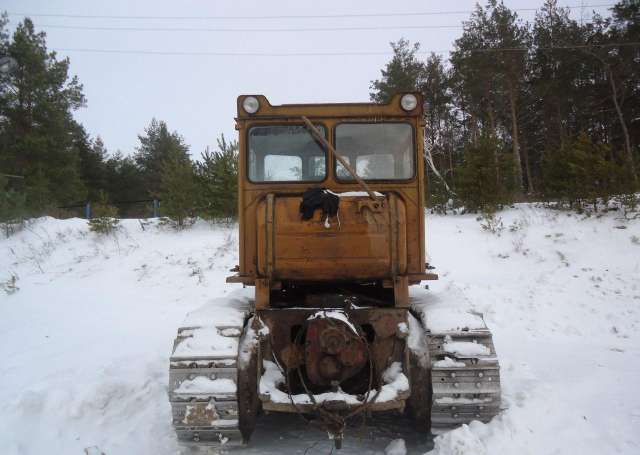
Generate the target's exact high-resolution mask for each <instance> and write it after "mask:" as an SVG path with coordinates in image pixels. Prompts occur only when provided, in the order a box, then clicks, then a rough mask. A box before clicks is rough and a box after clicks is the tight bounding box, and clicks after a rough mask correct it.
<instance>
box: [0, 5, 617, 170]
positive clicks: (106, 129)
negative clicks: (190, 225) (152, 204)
mask: <svg viewBox="0 0 640 455" xmlns="http://www.w3.org/2000/svg"><path fill="white" fill-rule="evenodd" d="M505 3H506V4H507V6H509V7H510V8H513V9H520V8H537V7H539V6H540V5H542V3H543V1H542V0H506V1H505ZM613 3H614V2H613V1H611V0H609V1H607V0H582V2H581V1H580V0H573V1H560V4H562V5H571V6H577V5H578V6H579V5H581V4H583V5H602V4H613ZM474 4H475V2H474V1H472V0H455V1H453V0H449V1H444V0H432V1H424V0H423V1H408V0H394V1H388V0H387V1H382V0H367V1H360V2H354V1H351V2H349V1H345V0H323V1H322V2H313V3H312V2H304V1H300V0H298V1H295V2H294V1H284V0H270V1H264V0H262V1H260V0H243V1H221V0H220V1H218V0H217V1H203V0H201V1H194V0H183V1H179V2H178V1H164V0H163V1H159V0H153V1H152V0H136V1H131V0H110V1H108V2H98V1H88V0H68V1H53V0H48V1H36V0H2V2H1V3H0V10H6V11H8V12H9V13H19V14H28V15H30V16H31V18H32V19H33V21H34V23H35V24H36V28H37V29H40V30H45V31H46V33H47V44H48V46H49V48H50V49H55V50H57V51H58V53H59V54H60V55H61V56H68V57H69V58H70V59H71V73H72V74H75V75H77V76H78V77H79V78H80V81H81V82H82V83H83V84H84V93H85V95H86V97H87V101H88V102H87V107H85V108H83V109H81V110H79V111H78V112H77V113H76V118H77V119H78V120H79V121H80V122H81V123H82V124H84V126H85V128H86V129H87V131H88V132H89V133H90V134H91V136H92V137H95V136H97V135H100V136H101V137H102V138H103V140H104V141H105V144H106V146H107V148H108V149H109V151H110V152H115V151H116V150H121V151H122V152H124V153H131V152H133V151H134V150H135V147H136V146H137V144H138V137H137V135H138V134H140V133H141V132H142V131H143V130H144V128H145V126H147V125H148V124H149V122H150V121H151V119H152V118H153V117H156V118H158V119H161V120H164V121H166V122H167V124H168V125H169V128H170V129H172V130H177V131H178V132H179V133H180V134H181V135H182V136H183V137H184V138H185V141H186V143H187V144H189V146H190V148H191V154H192V156H193V157H194V158H198V157H199V156H200V153H201V152H202V150H204V148H205V147H206V146H207V145H209V146H215V144H216V138H217V137H218V136H219V135H220V133H224V134H225V135H226V136H227V137H232V138H235V137H236V132H235V130H234V120H233V119H234V116H235V114H236V104H235V100H236V97H237V96H238V95H240V94H246V93H256V94H264V95H266V96H267V98H268V99H269V100H270V101H271V103H272V104H284V103H306V102H313V103H316V102H349V101H356V102H362V101H368V99H369V84H370V81H371V80H372V79H376V78H378V77H379V75H380V69H381V68H382V67H383V66H384V64H385V63H386V62H387V61H388V60H389V58H390V55H389V54H385V55H358V56H354V55H348V56H345V55H333V56H326V55H325V56H288V57H282V56H233V55H232V56H215V55H155V54H145V53H131V54H122V53H100V52H97V51H96V50H118V51H145V52H149V51H151V52H165V53H171V52H173V53H178V54H181V53H198V52H200V53H205V54H206V53H209V54H211V53H231V54H237V53H245V54H246V53H257V54H287V53H314V52H316V53H345V52H346V53H349V52H366V53H380V52H382V53H384V52H389V50H390V47H389V42H390V41H397V40H398V39H399V38H401V37H404V38H406V39H409V40H410V41H411V42H414V41H418V42H420V43H421V45H422V51H424V52H425V53H426V52H429V51H436V52H445V53H446V51H448V50H449V49H451V47H452V45H453V42H454V40H455V39H456V38H457V37H458V36H460V34H461V26H462V21H463V20H465V19H467V18H468V16H469V14H468V13H466V12H463V13H456V14H437V15H411V16H373V17H333V18H318V17H316V18H308V17H307V18H305V17H298V18H271V19H267V18H260V19H257V18H255V16H296V15H297V16H313V15H315V16H322V15H340V14H344V15H349V14H384V13H419V12H422V13H429V12H451V11H459V12H460V11H469V10H471V9H473V6H474ZM593 9H595V10H597V11H600V12H601V13H606V10H607V8H606V7H595V8H592V7H588V8H584V10H582V13H583V14H585V16H584V17H589V16H590V11H591V10H593ZM37 14H44V15H46V14H52V15H56V14H58V15H60V14H68V15H80V16H82V15H87V16H129V18H96V17H57V16H37ZM518 14H519V16H520V17H521V18H522V19H524V20H531V19H532V18H533V17H534V12H533V11H518ZM572 14H573V16H574V17H576V18H578V19H579V18H580V17H581V9H580V8H576V9H574V10H572ZM131 16H147V18H144V19H141V18H131ZM148 16H156V18H149V17H148ZM157 16H165V17H166V16H170V17H173V18H172V19H164V18H157ZM185 16H187V17H191V18H190V19H187V18H185ZM211 16H218V17H219V16H227V17H228V16H236V17H238V16H240V17H241V18H234V19H215V18H212V17H211ZM247 16H254V18H253V19H251V18H247ZM176 17H181V19H178V18H176ZM205 17H206V18H205ZM21 19H22V17H21V16H19V15H11V16H10V20H11V24H10V26H12V27H15V25H16V24H17V22H19V21H20V20H21ZM411 25H412V26H430V27H440V28H425V29H404V30H401V29H383V30H380V29H378V30H348V31H335V30H334V31H307V32H303V31H299V29H308V28H336V27H338V28H339V27H351V28H354V27H390V26H411ZM45 26H49V27H45ZM52 26H58V27H59V26H64V27H94V28H95V27H103V28H156V29H158V28H164V29H166V28H182V29H185V28H186V29H194V28H200V29H203V28H206V29H212V28H218V29H219V28H227V29H229V28H232V29H243V31H240V32H229V31H227V32H220V31H202V30H200V31H192V30H191V31H166V30H162V31H158V30H155V31H136V30H104V29H103V30H87V29H76V28H53V27H52ZM270 28H271V29H283V28H286V29H297V30H298V31H278V32H267V31H259V30H256V29H270ZM247 29H253V30H247ZM72 49H75V50H72ZM78 49H84V50H87V52H80V51H78Z"/></svg>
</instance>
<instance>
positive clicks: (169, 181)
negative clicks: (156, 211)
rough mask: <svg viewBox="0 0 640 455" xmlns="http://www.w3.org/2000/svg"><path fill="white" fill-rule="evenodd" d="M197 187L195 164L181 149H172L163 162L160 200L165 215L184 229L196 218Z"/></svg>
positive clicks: (174, 224)
mask: <svg viewBox="0 0 640 455" xmlns="http://www.w3.org/2000/svg"><path fill="white" fill-rule="evenodd" d="M196 193H197V187H196V182H195V175H194V169H193V164H192V163H191V160H190V159H189V157H186V158H185V156H184V155H183V154H182V153H181V150H179V149H171V150H169V152H168V156H167V158H166V159H165V160H164V161H163V162H162V167H161V174H160V192H159V195H160V200H161V210H162V213H163V215H165V216H166V217H168V218H169V220H171V222H172V224H173V226H174V227H176V228H177V229H183V228H184V227H186V226H188V225H189V224H190V223H191V222H192V221H193V220H194V218H193V217H194V212H195V204H196V199H197V194H196Z"/></svg>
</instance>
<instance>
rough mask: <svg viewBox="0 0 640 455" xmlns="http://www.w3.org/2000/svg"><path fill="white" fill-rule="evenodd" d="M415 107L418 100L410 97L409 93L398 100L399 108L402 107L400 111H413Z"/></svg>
mask: <svg viewBox="0 0 640 455" xmlns="http://www.w3.org/2000/svg"><path fill="white" fill-rule="evenodd" d="M417 105H418V98H416V96H415V95H412V94H411V93H407V94H406V95H403V96H402V98H400V106H402V109H404V110H405V111H407V112H409V111H412V110H414V109H415V108H416V106H417Z"/></svg>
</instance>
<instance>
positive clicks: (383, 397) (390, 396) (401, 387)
mask: <svg viewBox="0 0 640 455" xmlns="http://www.w3.org/2000/svg"><path fill="white" fill-rule="evenodd" d="M382 380H383V381H384V385H383V386H382V388H381V390H380V394H379V395H378V396H377V397H376V403H381V402H383V401H391V400H395V399H396V398H397V397H398V394H400V393H403V392H407V391H408V390H409V380H408V379H407V377H406V376H405V375H404V373H403V372H402V364H401V363H400V362H393V363H392V364H391V365H390V366H389V368H387V369H386V370H385V371H384V372H383V373H382ZM372 393H375V392H372Z"/></svg>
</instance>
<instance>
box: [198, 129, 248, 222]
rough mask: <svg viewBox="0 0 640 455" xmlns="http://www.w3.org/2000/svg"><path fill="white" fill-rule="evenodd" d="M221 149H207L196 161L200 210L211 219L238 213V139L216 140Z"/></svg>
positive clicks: (222, 137) (230, 216)
mask: <svg viewBox="0 0 640 455" xmlns="http://www.w3.org/2000/svg"><path fill="white" fill-rule="evenodd" d="M217 142H218V150H217V151H214V152H210V151H209V149H207V150H205V152H204V153H203V154H202V160H201V161H199V162H197V163H196V180H197V185H198V197H199V204H198V206H199V213H200V214H201V215H202V216H203V217H204V218H208V219H217V218H227V219H229V218H234V217H235V216H236V214H237V212H238V142H237V141H231V142H227V140H226V139H225V137H224V135H221V136H220V138H219V139H218V140H217Z"/></svg>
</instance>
